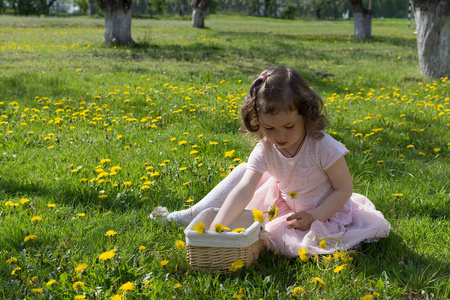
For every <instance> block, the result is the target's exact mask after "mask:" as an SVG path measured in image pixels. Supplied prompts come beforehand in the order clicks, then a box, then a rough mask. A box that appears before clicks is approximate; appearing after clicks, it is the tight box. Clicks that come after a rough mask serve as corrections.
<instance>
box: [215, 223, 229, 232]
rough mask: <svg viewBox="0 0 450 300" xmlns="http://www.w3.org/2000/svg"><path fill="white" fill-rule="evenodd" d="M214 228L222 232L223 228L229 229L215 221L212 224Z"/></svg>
mask: <svg viewBox="0 0 450 300" xmlns="http://www.w3.org/2000/svg"><path fill="white" fill-rule="evenodd" d="M214 229H215V230H216V232H223V231H224V230H230V228H228V227H225V226H223V225H222V224H219V223H217V224H216V226H214Z"/></svg>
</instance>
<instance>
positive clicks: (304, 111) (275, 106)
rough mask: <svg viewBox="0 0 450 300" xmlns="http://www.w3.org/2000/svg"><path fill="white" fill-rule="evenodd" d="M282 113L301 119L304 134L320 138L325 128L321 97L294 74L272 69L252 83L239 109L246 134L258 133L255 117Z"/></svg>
mask: <svg viewBox="0 0 450 300" xmlns="http://www.w3.org/2000/svg"><path fill="white" fill-rule="evenodd" d="M282 110H289V111H294V110H297V112H298V113H299V114H300V115H302V116H303V118H304V119H305V128H306V132H307V134H308V135H310V136H312V137H314V138H316V139H320V138H322V137H323V133H322V130H323V129H325V127H326V126H327V125H328V120H327V117H326V112H325V107H324V105H323V101H322V98H320V96H319V95H317V94H316V93H315V92H314V91H313V90H311V88H310V87H309V86H308V82H307V81H306V80H305V78H303V77H302V76H301V75H300V74H299V73H298V72H297V71H295V70H293V69H290V68H288V67H285V66H276V67H274V68H271V69H268V70H266V71H264V72H262V73H261V75H259V76H258V78H256V79H255V81H253V83H252V85H251V86H250V91H249V93H248V94H247V96H246V97H245V101H244V104H243V105H242V108H241V113H242V120H243V122H244V125H245V127H246V128H247V130H248V131H250V132H255V133H259V129H260V128H259V118H258V114H260V113H264V114H276V113H278V112H280V111H282Z"/></svg>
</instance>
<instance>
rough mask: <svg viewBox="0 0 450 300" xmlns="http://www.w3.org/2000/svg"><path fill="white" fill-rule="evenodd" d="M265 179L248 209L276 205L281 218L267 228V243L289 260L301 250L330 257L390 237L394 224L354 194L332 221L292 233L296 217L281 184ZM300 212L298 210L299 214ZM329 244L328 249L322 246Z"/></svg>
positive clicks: (331, 218)
mask: <svg viewBox="0 0 450 300" xmlns="http://www.w3.org/2000/svg"><path fill="white" fill-rule="evenodd" d="M266 175H267V174H265V175H264V177H263V180H262V183H261V184H260V186H259V187H258V189H257V191H256V193H255V195H254V197H253V199H252V200H251V202H250V203H249V205H248V206H247V209H259V210H261V211H268V210H269V209H270V207H271V206H272V205H274V204H275V205H276V206H277V207H278V215H277V217H276V218H275V219H274V220H272V221H270V222H269V221H267V220H266V224H265V233H264V235H265V237H264V239H265V243H266V246H267V247H268V248H269V249H270V250H272V251H278V252H279V253H281V254H283V255H285V256H287V257H296V256H298V252H299V250H300V249H301V248H305V249H306V250H307V252H308V253H310V254H330V253H334V252H336V251H337V250H338V249H339V250H343V251H346V250H349V249H352V248H353V247H355V246H357V245H358V244H359V243H361V242H362V241H376V240H377V239H379V238H384V237H387V236H388V235H389V231H390V224H389V222H388V221H386V219H385V218H384V216H383V214H382V213H381V212H380V211H378V210H376V208H375V205H373V203H372V202H371V201H370V200H369V199H367V198H366V197H364V196H363V195H360V194H356V193H354V194H353V195H352V197H351V199H350V200H349V201H348V202H347V204H346V205H344V207H343V208H342V209H341V211H339V212H337V213H336V214H334V215H333V216H332V217H330V218H329V219H328V220H326V221H324V222H322V221H317V220H316V221H314V222H313V223H312V224H311V228H310V229H309V230H307V231H301V230H298V229H293V228H292V229H288V228H287V226H288V225H289V224H290V223H293V222H294V221H289V222H288V221H286V218H287V217H288V216H289V215H291V214H292V213H294V211H293V210H292V208H291V207H289V205H288V204H287V203H286V202H285V201H284V199H283V198H282V197H281V195H280V191H279V189H278V187H277V181H276V180H275V179H273V178H272V177H268V176H266ZM298 210H299V209H297V211H298ZM322 240H325V241H326V244H327V246H326V247H325V248H321V247H320V246H319V243H320V242H321V241H322Z"/></svg>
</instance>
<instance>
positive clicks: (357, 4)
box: [349, 0, 373, 39]
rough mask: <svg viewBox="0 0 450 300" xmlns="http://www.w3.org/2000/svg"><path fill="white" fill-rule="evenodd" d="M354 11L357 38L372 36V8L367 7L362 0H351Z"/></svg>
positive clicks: (369, 37)
mask: <svg viewBox="0 0 450 300" xmlns="http://www.w3.org/2000/svg"><path fill="white" fill-rule="evenodd" d="M349 1H350V5H351V6H352V11H353V20H354V32H355V39H371V38H372V18H373V13H372V10H371V9H366V8H365V7H364V5H363V3H362V0H349Z"/></svg>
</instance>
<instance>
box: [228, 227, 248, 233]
mask: <svg viewBox="0 0 450 300" xmlns="http://www.w3.org/2000/svg"><path fill="white" fill-rule="evenodd" d="M243 231H245V228H235V229H233V230H232V231H231V232H236V233H239V232H243Z"/></svg>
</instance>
